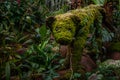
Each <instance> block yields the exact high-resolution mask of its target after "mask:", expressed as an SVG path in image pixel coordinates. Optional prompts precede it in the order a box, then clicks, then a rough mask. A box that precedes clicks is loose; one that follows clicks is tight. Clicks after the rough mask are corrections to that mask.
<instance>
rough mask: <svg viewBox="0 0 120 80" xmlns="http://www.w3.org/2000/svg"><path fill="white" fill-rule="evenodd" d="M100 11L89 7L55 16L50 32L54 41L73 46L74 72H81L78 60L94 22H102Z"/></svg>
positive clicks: (98, 7)
mask: <svg viewBox="0 0 120 80" xmlns="http://www.w3.org/2000/svg"><path fill="white" fill-rule="evenodd" d="M101 9H102V8H101V7H100V6H98V5H90V6H88V7H85V8H83V9H76V10H71V11H69V12H68V13H65V14H60V15H57V16H55V21H54V22H53V24H52V32H53V35H54V37H55V39H56V41H57V42H58V43H60V44H73V46H71V47H72V48H73V52H72V68H73V71H74V72H78V73H79V72H81V71H82V70H81V65H80V60H81V55H82V52H83V48H84V46H85V45H86V41H87V37H88V35H89V34H90V27H91V26H92V25H93V24H94V22H95V21H96V20H97V22H98V23H99V22H101V21H102V18H101V17H100V16H101V13H100V10H101ZM98 18H99V19H100V21H99V19H98ZM78 19H79V20H80V21H79V20H78ZM75 20H76V21H75ZM73 39H74V41H73ZM71 42H73V43H71Z"/></svg>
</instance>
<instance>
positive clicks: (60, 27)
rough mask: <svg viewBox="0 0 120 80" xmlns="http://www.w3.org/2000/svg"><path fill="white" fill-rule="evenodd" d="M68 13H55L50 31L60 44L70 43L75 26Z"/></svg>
mask: <svg viewBox="0 0 120 80" xmlns="http://www.w3.org/2000/svg"><path fill="white" fill-rule="evenodd" d="M72 16H73V15H72V14H70V13H67V14H62V15H57V16H56V17H55V18H56V21H55V22H54V23H53V26H52V31H53V35H54V37H55V39H56V41H57V42H59V43H61V44H70V43H71V41H72V40H73V38H74V35H75V33H76V32H75V31H76V26H75V23H74V22H73V21H72V19H71V17H72Z"/></svg>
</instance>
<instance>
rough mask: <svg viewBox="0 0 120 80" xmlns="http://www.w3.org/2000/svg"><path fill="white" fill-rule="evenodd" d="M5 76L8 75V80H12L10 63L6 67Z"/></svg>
mask: <svg viewBox="0 0 120 80" xmlns="http://www.w3.org/2000/svg"><path fill="white" fill-rule="evenodd" d="M5 75H6V80H10V63H9V62H7V63H6V67H5Z"/></svg>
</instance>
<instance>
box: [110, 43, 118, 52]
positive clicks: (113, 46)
mask: <svg viewBox="0 0 120 80" xmlns="http://www.w3.org/2000/svg"><path fill="white" fill-rule="evenodd" d="M109 51H111V52H120V42H113V43H111V46H110V47H109Z"/></svg>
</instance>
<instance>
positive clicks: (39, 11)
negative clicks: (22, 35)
mask: <svg viewBox="0 0 120 80" xmlns="http://www.w3.org/2000/svg"><path fill="white" fill-rule="evenodd" d="M43 3H44V2H43V0H36V1H35V0H31V1H29V0H20V3H18V2H17V1H15V0H14V1H11V0H7V1H4V2H1V3H0V5H1V8H0V14H1V15H0V18H1V21H0V26H1V27H3V29H4V28H6V27H7V28H10V31H13V30H12V29H14V28H15V29H17V30H20V31H23V30H28V28H29V30H30V29H33V28H35V27H39V26H40V25H41V24H43V22H44V21H45V17H46V14H47V8H46V7H45V5H44V4H43ZM14 16H16V17H14Z"/></svg>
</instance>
